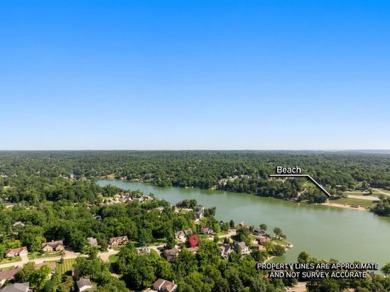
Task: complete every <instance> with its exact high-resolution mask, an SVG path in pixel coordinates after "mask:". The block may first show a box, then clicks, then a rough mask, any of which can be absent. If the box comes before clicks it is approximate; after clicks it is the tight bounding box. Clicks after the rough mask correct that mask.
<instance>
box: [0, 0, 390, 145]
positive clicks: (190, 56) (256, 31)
mask: <svg viewBox="0 0 390 292" xmlns="http://www.w3.org/2000/svg"><path fill="white" fill-rule="evenodd" d="M389 15H390V2H389V1H358V0H354V1H329V0H327V1H288V0H285V1H278V0H269V1H260V0H258V1H249V0H247V1H245V0H243V1H231V0H223V1H202V0H196V1H190V0H185V1H184V0H183V1H168V0H166V1H163V0H154V1H147V0H142V1H141V0H140V1H119V0H117V1H108V0H106V1H98V0H94V1H69V0H68V1H18V0H12V1H11V0H9V1H1V2H0V35H1V41H0V56H1V59H0V109H1V112H0V123H1V125H2V129H1V135H0V149H2V150H5V149H7V150H13V149H19V150H27V149H32V150H38V149H53V150H60V149H75V150H76V149H270V150H272V149H325V150H326V149H390V135H389V134H388V129H389V126H390V114H389V113H390V37H389V31H390V18H389V17H388V16H389Z"/></svg>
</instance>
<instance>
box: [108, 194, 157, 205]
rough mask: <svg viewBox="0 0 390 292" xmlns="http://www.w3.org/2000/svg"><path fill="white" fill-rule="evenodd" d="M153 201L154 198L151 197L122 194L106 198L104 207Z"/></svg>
mask: <svg viewBox="0 0 390 292" xmlns="http://www.w3.org/2000/svg"><path fill="white" fill-rule="evenodd" d="M151 200H153V197H151V196H146V195H143V196H137V197H134V196H131V194H130V193H125V192H120V193H118V194H116V195H114V196H113V197H112V198H106V199H103V203H102V204H103V205H106V206H110V205H114V204H124V203H128V202H140V203H141V202H145V201H151Z"/></svg>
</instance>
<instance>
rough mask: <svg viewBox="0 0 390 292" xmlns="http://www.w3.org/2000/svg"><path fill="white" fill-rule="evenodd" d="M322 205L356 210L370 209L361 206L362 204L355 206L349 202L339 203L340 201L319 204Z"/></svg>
mask: <svg viewBox="0 0 390 292" xmlns="http://www.w3.org/2000/svg"><path fill="white" fill-rule="evenodd" d="M319 205H321V206H326V207H334V208H341V209H349V210H356V211H368V209H366V208H364V207H361V206H353V205H348V204H339V203H321V204H319Z"/></svg>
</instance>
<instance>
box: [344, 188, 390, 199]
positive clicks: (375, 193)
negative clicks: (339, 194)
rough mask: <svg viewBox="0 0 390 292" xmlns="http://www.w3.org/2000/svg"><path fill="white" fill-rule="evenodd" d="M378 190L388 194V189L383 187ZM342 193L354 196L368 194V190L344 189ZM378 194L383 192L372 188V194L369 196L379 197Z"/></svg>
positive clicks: (389, 192) (389, 193)
mask: <svg viewBox="0 0 390 292" xmlns="http://www.w3.org/2000/svg"><path fill="white" fill-rule="evenodd" d="M378 190H379V191H381V192H383V193H385V194H387V195H389V196H390V191H388V190H384V189H378ZM344 194H345V195H354V196H367V195H370V194H369V193H368V192H363V191H356V190H355V191H346V192H344ZM380 195H383V194H381V193H380V192H378V191H377V190H373V191H372V194H371V196H376V197H379V196H380Z"/></svg>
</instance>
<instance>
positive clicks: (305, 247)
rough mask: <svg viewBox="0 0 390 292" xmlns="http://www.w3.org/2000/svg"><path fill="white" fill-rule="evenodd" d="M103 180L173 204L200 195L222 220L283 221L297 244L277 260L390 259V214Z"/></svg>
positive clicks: (272, 223) (201, 201) (275, 224)
mask: <svg viewBox="0 0 390 292" xmlns="http://www.w3.org/2000/svg"><path fill="white" fill-rule="evenodd" d="M98 183H99V185H101V186H104V185H108V184H111V185H115V186H117V187H120V188H123V189H128V190H141V191H143V192H144V193H145V194H149V193H153V194H154V195H155V196H156V197H157V198H160V199H164V200H167V201H168V202H170V203H171V204H175V203H177V202H179V201H182V200H183V199H196V200H197V201H198V203H199V204H202V205H204V206H205V207H217V212H216V217H217V219H218V220H224V221H227V220H230V219H233V220H234V222H235V223H236V224H237V223H240V222H242V221H244V222H245V223H246V224H251V225H255V226H258V225H259V224H261V223H265V224H267V225H268V230H270V231H272V229H273V228H274V227H280V228H281V229H282V230H283V232H284V233H285V234H286V235H287V240H288V241H290V242H292V243H293V244H294V247H293V248H292V249H291V250H289V251H288V252H287V253H286V254H285V255H284V256H283V257H280V258H277V259H276V261H281V262H282V261H286V262H295V261H296V260H297V256H298V254H299V253H300V252H301V251H307V252H309V253H310V255H312V256H313V257H316V258H318V259H326V260H328V259H330V258H334V259H338V260H339V261H347V262H349V261H361V262H375V263H379V265H380V266H382V265H384V264H385V263H387V262H390V248H389V244H390V218H383V217H379V216H376V215H374V214H372V213H370V212H364V211H356V210H347V209H340V208H334V207H325V206H316V205H307V204H296V203H292V202H286V201H282V200H278V199H273V198H262V197H258V196H254V195H249V194H240V193H231V192H222V191H213V190H200V189H195V188H189V189H182V188H174V187H168V188H160V187H154V186H151V185H148V184H143V183H136V182H124V181H118V180H101V181H99V182H98Z"/></svg>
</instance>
